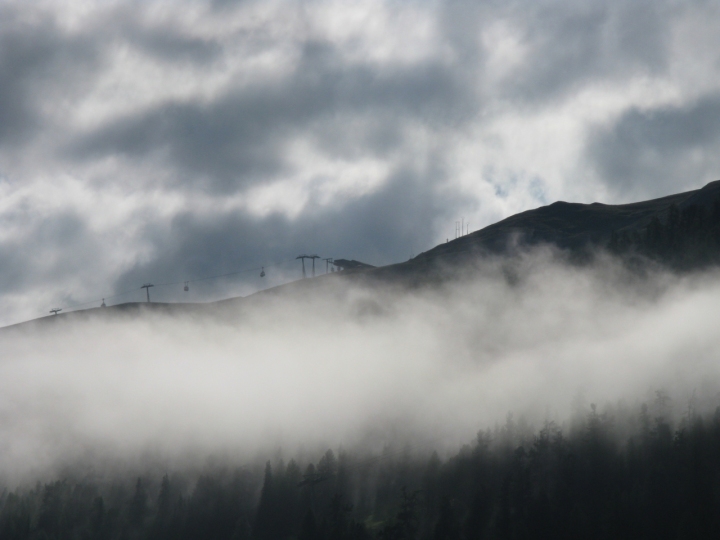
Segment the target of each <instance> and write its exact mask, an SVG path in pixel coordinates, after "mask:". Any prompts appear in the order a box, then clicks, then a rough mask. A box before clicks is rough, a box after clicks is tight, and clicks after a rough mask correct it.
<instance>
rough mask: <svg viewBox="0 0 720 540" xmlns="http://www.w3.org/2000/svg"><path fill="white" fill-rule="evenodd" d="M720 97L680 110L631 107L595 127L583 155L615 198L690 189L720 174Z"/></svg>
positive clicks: (683, 107)
mask: <svg viewBox="0 0 720 540" xmlns="http://www.w3.org/2000/svg"><path fill="white" fill-rule="evenodd" d="M718 118H720V95H711V96H707V97H705V98H703V99H701V100H699V101H697V102H695V103H691V104H688V105H684V106H680V107H661V108H655V109H651V110H647V111H646V110H639V109H631V110H629V111H627V112H626V113H625V114H623V115H622V116H621V117H620V118H619V119H618V120H617V121H616V122H614V123H612V124H611V125H608V126H601V127H598V128H596V130H595V131H594V133H593V134H592V135H591V137H590V139H589V143H588V147H587V154H588V158H589V161H590V163H591V164H593V165H594V167H595V168H596V169H597V171H598V172H599V174H600V175H601V177H602V179H603V180H604V182H605V183H606V184H607V185H608V187H610V188H611V190H612V191H613V192H614V193H615V194H616V195H617V196H619V197H625V198H627V197H630V196H631V197H635V198H642V197H652V196H661V195H668V194H670V193H674V192H678V191H682V190H684V189H693V188H696V187H699V186H700V185H701V184H703V183H705V182H707V181H710V180H712V179H714V178H717V177H719V176H720V158H719V157H718V155H719V153H720V152H719V151H720V122H718Z"/></svg>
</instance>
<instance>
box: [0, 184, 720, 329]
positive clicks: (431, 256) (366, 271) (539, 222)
mask: <svg viewBox="0 0 720 540" xmlns="http://www.w3.org/2000/svg"><path fill="white" fill-rule="evenodd" d="M673 209H675V210H676V211H677V214H678V215H679V216H683V215H684V214H685V213H689V214H692V213H693V212H690V210H693V209H700V210H699V211H698V212H699V213H700V214H703V215H707V214H708V213H709V214H710V215H712V216H715V215H716V218H715V219H716V221H717V222H718V223H716V224H715V225H713V226H715V227H716V228H717V230H718V231H717V235H716V236H717V247H718V249H717V254H718V257H717V258H718V261H716V262H720V180H715V181H713V182H710V183H708V184H706V185H705V186H703V187H702V188H700V189H696V190H691V191H685V192H682V193H677V194H674V195H667V196H664V197H659V198H656V199H650V200H647V201H639V202H633V203H626V204H620V205H609V204H604V203H599V202H593V203H589V204H584V203H570V202H565V201H556V202H554V203H551V204H549V205H545V206H541V207H539V208H534V209H531V210H526V211H524V212H520V213H518V214H514V215H512V216H509V217H507V218H505V219H503V220H500V221H498V222H496V223H493V224H491V225H488V226H487V227H484V228H482V229H480V230H478V231H475V232H472V233H470V234H467V235H465V236H461V237H460V238H456V239H454V240H451V241H448V242H446V243H443V244H439V245H437V246H435V247H433V248H431V249H429V250H428V251H425V252H423V253H421V254H419V255H418V256H416V257H414V258H412V259H410V260H408V261H405V262H401V263H396V264H391V265H387V266H381V267H377V268H375V267H372V268H357V269H348V270H344V271H342V272H337V273H334V274H325V275H321V276H318V277H316V278H313V279H307V280H297V281H294V282H291V283H287V284H284V285H279V286H276V287H271V288H269V289H265V290H262V291H258V292H256V293H253V294H251V295H248V296H245V297H233V298H227V299H223V300H217V301H213V302H204V303H162V302H152V303H146V302H128V303H124V304H117V305H115V306H109V307H107V308H90V309H85V310H77V311H72V312H67V313H61V314H60V315H57V316H55V315H51V316H45V317H41V318H39V319H33V320H30V321H25V322H21V323H17V324H13V325H9V326H5V327H3V328H0V330H4V329H10V328H17V327H21V326H23V325H28V324H30V323H38V322H43V323H48V322H53V321H56V320H67V319H71V318H72V319H77V318H84V317H89V316H95V315H99V314H101V313H102V314H106V315H110V314H128V315H132V314H139V313H148V312H153V313H159V312H166V313H180V312H182V313H193V312H195V313H202V312H209V311H213V310H215V309H218V308H220V307H231V306H237V305H238V304H251V303H254V302H256V301H262V300H263V299H267V298H269V297H273V296H277V295H282V294H286V293H290V292H293V291H305V292H311V291H312V290H313V288H314V287H321V286H323V285H325V284H327V283H329V282H331V281H332V282H335V281H337V280H342V279H345V278H349V279H360V280H367V281H370V282H374V283H382V282H388V283H397V282H403V281H404V282H406V283H413V282H414V283H417V282H421V283H422V282H423V281H428V280H429V281H432V280H434V279H442V277H443V275H442V274H443V272H444V270H443V269H442V268H443V267H444V266H445V267H447V266H449V265H451V264H454V263H457V261H458V259H459V258H460V259H461V258H477V257H483V256H488V255H489V256H492V255H502V254H512V253H514V252H517V251H520V250H522V249H525V248H530V247H533V246H538V245H543V244H546V245H551V246H555V247H556V248H559V249H560V250H564V251H568V252H570V253H582V252H589V251H592V250H596V249H608V248H609V247H610V248H612V247H613V244H612V242H613V240H614V239H615V240H617V238H626V239H627V240H626V242H625V244H626V247H625V248H624V249H625V251H626V252H627V251H628V249H627V246H632V244H633V242H634V243H635V244H637V245H638V246H640V247H641V248H642V241H644V238H645V237H646V236H648V235H649V232H648V231H649V228H650V227H655V228H657V227H661V226H662V223H664V222H669V220H670V219H671V218H670V217H669V215H670V214H671V213H672V212H673V211H675V210H673ZM698 212H695V214H697V213H698ZM713 212H714V213H713ZM678 219H680V218H678ZM713 223H714V222H712V220H711V223H710V224H711V225H712V224H713ZM702 226H705V225H702V224H701V227H702ZM693 234H697V224H696V226H695V232H694V233H693ZM706 236H707V235H706ZM713 249H714V248H713ZM611 251H612V249H611ZM614 251H615V252H616V253H617V254H622V249H615V250H614ZM636 251H639V252H641V253H642V252H643V250H642V249H639V250H636ZM647 251H648V250H647V249H645V252H647ZM645 254H646V255H647V253H645ZM651 255H652V253H651ZM661 262H662V261H661ZM444 263H448V264H444Z"/></svg>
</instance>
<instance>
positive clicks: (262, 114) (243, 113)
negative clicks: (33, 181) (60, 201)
mask: <svg viewBox="0 0 720 540" xmlns="http://www.w3.org/2000/svg"><path fill="white" fill-rule="evenodd" d="M474 108H475V103H474V102H473V101H472V100H471V99H470V97H469V95H468V94H467V92H466V89H465V87H464V85H463V84H462V78H459V77H458V74H456V73H454V72H453V71H452V70H450V69H448V68H447V67H446V66H443V65H442V64H439V63H437V62H428V63H423V64H420V65H417V66H411V67H404V66H376V65H370V64H360V65H345V64H343V63H342V62H341V61H340V59H339V57H338V53H337V51H336V50H335V49H334V48H333V47H332V46H331V45H329V44H327V43H318V42H308V43H306V44H305V46H304V52H303V55H302V60H301V61H300V62H299V64H298V65H297V67H296V69H295V71H294V73H293V74H292V76H290V77H289V78H288V79H287V80H285V81H284V82H283V83H281V84H277V83H272V84H264V83H262V82H260V83H258V84H256V85H254V86H251V87H249V88H243V89H238V90H235V91H232V92H230V93H227V94H226V95H224V96H222V97H220V98H218V99H216V100H215V101H212V102H210V103H209V104H205V103H198V102H193V101H189V102H183V103H178V102H173V103H165V104H162V105H160V106H158V107H156V108H154V109H152V110H146V111H140V112H138V113H136V114H135V115H132V116H130V117H126V118H121V119H119V120H116V121H112V122H110V123H108V124H107V125H105V126H103V127H101V128H100V129H99V130H97V131H93V132H91V133H87V134H84V135H82V136H79V137H77V138H76V139H75V140H74V141H73V143H72V144H71V145H70V147H69V148H68V154H67V156H68V158H70V159H78V158H80V159H96V158H98V157H100V156H104V155H115V154H123V155H125V156H127V157H128V158H132V159H138V158H158V159H161V160H162V162H163V165H164V166H167V167H170V168H173V169H174V170H175V171H176V178H177V179H178V182H179V183H180V184H181V185H183V186H187V185H195V186H196V187H200V188H203V189H211V190H213V191H215V192H218V193H227V192H231V191H235V190H238V189H242V188H243V187H245V186H247V185H251V184H254V183H257V182H261V181H263V180H266V179H267V178H268V177H269V176H272V175H277V174H280V173H282V172H287V170H288V169H287V167H288V165H287V163H285V158H284V152H285V150H286V146H285V145H286V144H287V142H288V141H289V140H290V139H291V138H292V137H293V136H295V135H298V134H302V135H303V136H306V137H312V135H313V133H314V132H315V130H317V131H318V137H317V140H318V141H319V142H325V143H327V144H328V146H330V147H331V148H329V149H332V150H337V149H338V144H339V141H341V140H346V141H347V143H346V146H347V147H351V146H352V147H355V148H357V147H358V145H360V148H362V150H363V151H366V152H367V151H370V152H371V153H372V152H373V151H378V152H380V153H382V152H385V151H387V144H398V143H399V141H400V135H399V133H400V132H399V130H398V125H401V124H402V123H403V121H406V120H408V119H415V120H422V121H423V123H424V124H426V125H430V126H436V127H438V126H444V125H448V124H451V125H452V124H460V123H462V122H465V121H467V120H468V119H469V118H471V117H472V116H473V112H474ZM354 116H357V117H359V118H361V119H362V118H373V122H372V123H373V126H372V127H371V128H370V132H369V133H356V132H354V131H353V129H354V126H346V125H344V124H343V120H344V119H347V118H348V117H349V118H352V117H354ZM360 125H362V124H360ZM328 126H331V127H328ZM343 130H345V133H344V134H343V136H342V138H337V137H334V136H333V137H330V138H328V137H325V136H323V133H327V132H333V133H335V134H337V133H338V132H340V131H343Z"/></svg>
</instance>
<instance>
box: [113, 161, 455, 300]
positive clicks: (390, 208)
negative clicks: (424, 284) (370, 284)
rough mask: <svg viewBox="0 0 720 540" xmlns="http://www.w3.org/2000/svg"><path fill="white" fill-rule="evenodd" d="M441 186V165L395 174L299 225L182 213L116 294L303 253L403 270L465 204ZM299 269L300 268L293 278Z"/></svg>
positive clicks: (307, 215) (311, 212)
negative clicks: (399, 266) (151, 283)
mask: <svg viewBox="0 0 720 540" xmlns="http://www.w3.org/2000/svg"><path fill="white" fill-rule="evenodd" d="M443 180H444V178H443V173H442V168H441V166H440V164H438V165H437V167H435V168H434V169H433V170H431V171H429V172H428V173H425V174H423V175H418V174H417V173H415V172H413V171H410V170H408V169H400V170H398V171H397V172H396V173H395V174H394V175H393V176H392V177H391V178H390V179H389V180H388V181H387V182H386V183H385V184H384V185H383V186H381V187H380V189H378V190H377V191H375V192H373V193H371V194H369V195H366V196H364V197H360V198H353V199H349V200H347V201H346V202H345V203H344V204H337V205H333V206H331V207H326V206H320V205H319V204H318V203H317V202H311V203H310V205H309V207H308V208H307V209H306V211H304V212H303V213H302V214H301V215H300V216H299V217H298V218H296V219H289V218H287V217H286V216H284V215H281V214H273V215H269V216H267V217H264V218H256V217H252V216H249V215H247V214H244V213H240V212H232V213H227V214H220V215H217V216H213V217H212V218H210V217H204V218H203V217H199V216H197V215H195V214H193V213H183V214H180V215H177V216H175V218H174V219H173V220H172V222H171V224H170V225H169V226H168V227H165V226H162V225H160V226H159V225H151V226H150V228H149V230H148V231H147V233H146V234H145V237H146V238H152V239H153V244H154V245H155V256H154V257H153V259H152V261H150V262H149V263H146V264H138V265H137V266H136V267H135V268H133V269H131V270H129V271H128V272H127V273H126V274H125V275H123V276H122V277H121V278H120V279H119V281H118V282H117V284H116V287H115V288H116V290H117V291H124V290H130V289H133V288H136V287H138V286H139V284H141V282H144V281H147V280H156V281H162V282H174V281H182V280H185V279H194V278H196V277H204V276H211V275H221V274H224V273H226V272H232V271H235V270H238V269H244V268H252V267H255V266H261V265H263V264H267V263H268V262H279V261H285V260H292V259H294V257H295V256H296V255H299V254H300V253H304V252H313V253H317V254H318V255H321V256H323V257H335V258H354V259H358V260H362V261H365V262H368V263H371V264H376V265H380V264H389V263H393V262H400V261H402V260H406V259H407V258H409V257H410V254H411V252H414V254H415V255H417V254H418V253H419V251H420V250H423V249H428V248H429V247H432V245H433V243H434V242H433V241H434V236H435V225H436V223H435V220H437V219H446V220H447V221H448V229H450V228H451V225H450V223H451V221H452V219H453V218H454V216H450V215H448V214H450V213H451V212H452V210H451V209H454V208H457V207H459V206H462V205H463V204H467V203H464V202H463V201H462V200H461V198H460V195H459V193H457V192H453V191H449V190H447V189H445V188H444V184H443ZM291 268H294V266H291ZM299 268H300V266H299V263H297V270H298V272H299ZM255 278H256V276H255V275H254V274H250V275H248V276H245V279H251V280H252V279H255ZM233 279H236V280H240V279H243V276H238V277H237V278H233ZM209 285H212V284H209ZM220 286H222V284H220ZM157 294H162V292H161V291H158V293H157ZM158 298H162V297H158Z"/></svg>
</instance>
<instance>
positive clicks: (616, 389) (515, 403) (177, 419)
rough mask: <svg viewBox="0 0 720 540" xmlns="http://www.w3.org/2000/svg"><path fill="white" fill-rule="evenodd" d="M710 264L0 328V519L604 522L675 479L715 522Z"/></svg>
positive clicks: (184, 529) (150, 530) (279, 528)
mask: <svg viewBox="0 0 720 540" xmlns="http://www.w3.org/2000/svg"><path fill="white" fill-rule="evenodd" d="M717 278H718V271H717V270H716V269H714V268H711V269H708V270H704V271H696V272H690V273H684V274H677V273H674V272H671V271H669V270H667V269H664V268H663V267H660V266H650V267H647V268H644V269H643V270H642V271H641V272H638V270H637V269H636V268H632V267H629V266H628V265H627V264H625V263H624V262H623V261H621V260H620V259H617V258H615V257H614V256H612V255H609V254H600V255H598V256H597V257H596V259H595V261H594V262H593V264H584V265H578V264H572V263H569V262H567V259H566V257H564V255H563V253H562V252H559V251H557V250H554V249H551V248H547V247H545V248H537V249H534V250H529V251H526V252H523V253H522V254H520V255H518V256H514V257H499V256H498V257H495V258H490V259H485V260H483V261H482V264H480V265H478V266H475V267H469V268H467V271H460V272H456V274H455V278H454V279H451V280H447V281H444V282H442V283H434V284H432V285H427V286H422V287H402V286H400V285H391V284H387V283H385V284H382V283H380V284H379V283H372V282H366V281H363V280H335V281H331V280H326V282H325V284H324V285H321V286H314V287H306V288H298V289H296V290H294V291H291V292H289V293H286V294H278V295H274V296H273V295H267V296H265V297H263V298H262V299H259V300H256V301H254V302H247V303H245V304H239V305H234V304H229V305H227V306H225V307H221V306H218V307H217V309H215V310H213V311H212V312H188V313H186V314H177V315H173V314H167V313H163V312H161V311H157V310H146V311H142V310H141V311H140V312H133V313H130V314H128V313H125V314H123V313H122V312H117V313H115V314H112V315H108V316H101V315H107V313H105V312H103V311H102V310H95V316H92V317H85V318H71V317H66V318H65V319H64V318H63V316H58V317H57V319H52V320H50V321H48V322H46V323H45V324H44V325H39V324H35V325H32V324H31V325H21V326H18V327H11V328H7V329H5V330H4V331H3V332H2V334H1V335H0V340H2V347H1V349H0V350H1V351H2V353H1V354H2V359H1V361H0V394H2V396H3V400H2V410H0V419H1V422H0V430H1V431H0V473H1V476H0V477H1V478H2V483H3V486H4V488H3V489H4V491H3V495H2V497H1V498H0V506H1V507H2V510H0V536H1V537H2V538H45V537H49V538H65V537H68V538H70V537H74V536H72V535H80V537H88V538H105V537H107V538H116V537H117V538H120V537H128V535H129V537H133V538H164V537H167V538H171V537H172V538H176V537H177V538H231V537H232V538H258V539H259V538H268V539H269V538H486V537H487V538H524V537H537V534H539V533H538V532H537V531H538V529H537V527H545V529H543V530H546V531H552V535H554V536H556V537H559V536H562V535H563V534H564V535H566V536H568V537H577V536H576V534H577V530H578V528H581V529H582V530H589V529H588V528H589V527H591V525H590V524H591V523H595V521H598V523H605V525H603V526H602V527H600V528H597V527H596V526H595V525H592V530H594V531H595V533H593V534H594V535H595V536H591V537H603V538H610V537H620V536H622V535H623V534H626V535H628V534H631V533H632V534H638V531H641V532H643V534H645V533H647V532H648V531H654V530H656V529H654V528H653V527H654V526H655V525H653V527H650V526H648V527H649V528H648V527H645V526H642V525H641V524H639V522H638V521H637V520H638V519H639V517H638V516H640V515H643V516H647V519H651V518H652V517H653V516H656V515H657V512H660V510H659V508H660V507H661V506H662V505H670V506H672V507H673V508H674V509H675V510H674V511H677V512H681V510H680V509H678V508H677V505H675V502H677V501H676V499H673V497H676V498H677V497H681V495H679V493H680V492H678V491H677V490H678V489H680V488H679V487H678V486H680V484H682V485H683V486H685V484H684V483H683V482H690V484H692V482H695V481H701V483H702V482H705V484H703V486H705V487H704V488H703V489H705V490H706V492H702V493H701V492H697V493H696V495H697V497H701V498H703V501H705V502H704V504H706V505H710V506H708V507H707V508H706V509H705V510H703V509H702V508H705V507H702V508H701V507H700V506H697V505H691V506H692V508H691V510H692V512H696V511H697V512H705V514H707V515H706V516H705V518H703V519H706V520H705V521H703V522H702V524H701V525H698V527H700V526H702V527H706V528H707V527H710V528H712V527H717V522H716V518H715V516H716V512H714V511H712V510H710V508H711V507H712V505H713V504H715V502H713V501H717V498H716V497H717V494H716V490H717V485H718V484H717V481H716V477H712V476H707V475H708V474H709V473H710V472H712V474H717V471H718V468H717V467H718V463H719V462H718V461H717V456H716V453H717V443H716V442H713V441H716V440H717V439H716V438H717V437H720V416H717V415H716V412H715V411H716V410H720V409H717V407H718V406H720V392H719V391H720V383H718V381H720V377H719V375H720V373H718V372H719V371H720V366H719V365H718V364H717V362H716V356H715V354H716V351H717V349H718V346H720V334H718V333H717V331H716V325H715V321H716V318H715V315H714V314H715V312H716V309H717V305H719V303H720V285H719V284H718V279H717ZM50 322H51V323H53V324H49V323H50ZM687 445H689V446H687ZM697 452H699V454H697ZM688 456H691V457H692V459H690V458H689V457H688ZM697 456H700V457H697ZM713 456H715V457H713ZM696 457H697V459H698V460H699V461H697V460H696V459H695V458H696ZM688 459H690V461H688ZM657 460H660V461H657ZM683 460H685V461H683ZM703 460H706V461H707V466H708V467H710V468H711V469H710V470H704V469H702V467H704V466H705V461H703ZM656 467H661V468H662V474H661V476H660V477H659V478H656V477H655V476H653V474H652V471H653V470H654V468H656ZM688 467H690V468H693V467H695V469H693V470H698V471H699V472H698V473H697V474H701V477H702V478H696V477H695V476H693V474H695V473H692V471H688V469H687V468H688ZM698 468H699V469H698ZM700 471H702V472H700ZM631 472H632V474H630V473H631ZM629 474H630V476H628V475H629ZM477 475H480V476H479V477H478V478H480V477H482V478H483V480H482V481H481V480H477V478H476V476H477ZM563 475H567V477H565V476H563ZM633 475H635V476H633ZM688 475H690V476H688ZM656 481H658V482H665V484H663V485H662V486H660V487H657V486H655V485H654V484H653V482H656ZM598 482H599V483H598ZM678 482H679V484H678ZM626 483H627V485H626ZM621 484H622V486H621ZM706 484H707V485H706ZM603 486H604V487H603ZM688 486H689V487H688ZM688 486H685V487H684V488H683V489H689V490H691V491H692V490H695V489H696V488H697V489H701V488H702V487H703V486H700V487H697V486H695V484H692V485H688ZM481 487H482V489H481ZM479 489H480V491H478V490H479ZM658 489H660V494H659V495H658V493H659V492H658V491H657V490H658ZM598 490H600V491H598ZM603 490H604V491H603ZM708 490H709V491H708ZM693 493H695V491H693ZM579 494H581V495H582V497H581V496H580V495H579ZM655 495H657V496H658V497H661V498H662V497H665V499H662V500H659V501H655V500H654V499H653V498H652V497H654V496H655ZM693 496H695V495H693ZM478 497H480V498H481V499H482V500H479V499H478ZM538 497H539V499H538ZM608 497H609V498H608ZM667 497H670V498H669V499H667ZM616 499H617V500H616ZM682 500H683V501H685V504H690V502H689V501H691V499H687V498H686V496H685V495H682ZM673 501H675V502H673ZM537 505H540V506H537ZM598 505H600V506H598ZM657 505H661V506H657ZM683 511H684V510H683ZM508 513H509V514H508ZM681 513H682V512H681ZM678 515H679V514H678ZM692 515H693V516H695V514H692ZM569 516H572V519H570V517H569ZM622 516H625V517H624V518H622V519H626V520H629V521H628V524H626V525H623V523H624V522H622V520H620V517H622ZM673 516H675V514H673V515H672V516H671V515H669V514H666V515H665V517H666V518H667V519H668V520H673V521H672V527H674V528H673V529H672V530H674V531H675V530H680V529H677V527H679V526H680V525H678V524H682V523H685V522H684V521H683V520H682V519H681V518H680V517H678V516H675V517H673ZM568 519H570V521H568ZM683 519H685V518H683ZM687 519H690V518H687ZM203 520H205V521H203ZM573 520H575V521H573ZM608 520H610V521H609V522H608ZM618 520H620V521H618ZM610 522H611V523H613V524H612V525H611V524H608V523H610ZM692 522H693V523H695V522H696V519H695V518H694V517H693V518H692ZM630 524H632V526H630ZM598 526H599V525H598ZM687 526H689V525H687ZM93 527H94V528H93ZM623 527H625V528H623ZM682 527H686V525H682ZM445 529H447V530H445ZM660 529H662V530H666V529H667V528H666V527H665V528H663V527H661V528H660ZM682 530H683V531H685V530H688V531H692V528H690V529H682ZM703 530H706V529H703ZM707 530H710V529H707ZM713 530H715V529H713ZM173 531H174V532H173ZM193 531H194V532H193ZM213 531H214V532H213ZM333 531H334V532H333ZM561 533H562V534H561ZM547 534H550V532H548V533H547ZM648 534H649V533H648ZM687 534H691V533H687ZM43 535H47V536H43ZM83 535H84V536H83ZM163 535H164V536H163ZM183 535H184V536H183ZM433 535H434V536H433ZM438 535H440V536H438ZM442 535H445V536H442ZM453 535H454V536H453ZM636 537H637V536H636Z"/></svg>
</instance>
